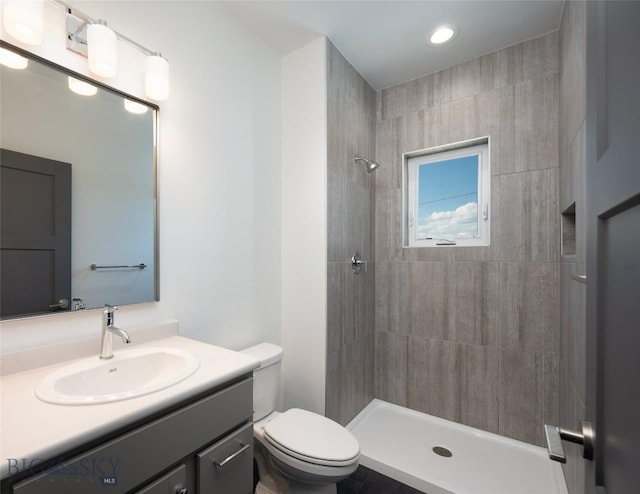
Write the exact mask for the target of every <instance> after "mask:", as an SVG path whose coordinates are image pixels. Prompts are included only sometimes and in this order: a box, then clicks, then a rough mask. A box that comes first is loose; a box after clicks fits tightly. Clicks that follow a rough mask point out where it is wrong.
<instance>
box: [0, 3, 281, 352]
mask: <svg viewBox="0 0 640 494" xmlns="http://www.w3.org/2000/svg"><path fill="white" fill-rule="evenodd" d="M71 3H72V4H73V5H76V6H77V7H78V8H80V9H81V10H83V11H85V12H86V13H87V14H88V15H90V16H92V17H96V18H97V17H102V18H104V19H106V20H107V22H108V24H109V25H110V26H111V27H113V28H114V29H116V30H117V31H120V32H122V33H123V34H125V35H126V36H128V37H131V38H133V39H134V40H136V41H138V42H139V43H141V44H143V45H145V46H147V47H149V48H151V49H154V50H158V51H161V52H162V54H163V56H165V57H166V58H167V59H168V60H169V61H170V63H171V95H170V99H169V100H168V101H167V102H163V103H161V104H160V144H159V161H160V163H159V227H160V302H158V303H149V304H140V305H133V306H127V307H123V308H122V309H121V310H120V311H119V313H118V315H117V318H116V319H117V322H118V325H120V326H122V327H124V328H127V327H133V326H141V325H147V324H150V323H153V322H155V321H159V320H164V319H167V318H177V319H178V320H179V322H180V333H181V334H183V335H185V336H187V337H192V338H196V339H199V340H202V341H206V342H210V343H215V344H218V345H222V346H226V347H229V348H234V349H238V348H241V347H243V346H246V345H249V344H253V343H256V342H258V341H272V342H276V343H278V342H279V341H280V279H281V277H280V276H281V275H280V229H281V227H280V224H281V223H280V222H281V219H280V179H281V177H280V173H281V171H280V140H281V119H280V116H281V107H280V90H281V85H280V77H281V74H280V58H279V56H278V55H277V54H276V53H274V52H273V51H272V50H271V49H269V48H268V47H267V46H266V45H265V44H264V43H263V42H262V41H261V40H260V39H258V38H257V37H256V36H255V35H253V34H252V33H251V32H249V31H248V30H247V29H246V28H245V27H244V26H243V25H242V24H240V23H239V22H238V21H237V20H236V19H235V18H234V17H233V16H231V15H230V14H228V13H227V11H226V10H225V7H224V5H223V4H220V3H217V2H216V3H213V2H188V1H149V2H132V1H121V2H71ZM45 8H46V9H47V16H48V20H49V21H50V22H49V23H48V26H47V38H46V40H45V44H44V45H43V46H41V47H38V48H35V49H33V48H32V49H31V51H34V52H36V53H38V54H40V55H41V56H44V57H46V58H49V59H52V60H54V61H56V62H57V63H60V64H62V65H65V66H67V67H69V68H72V69H74V70H77V71H81V72H84V73H86V70H85V69H84V67H85V65H86V60H85V59H83V58H81V57H79V56H77V55H75V54H73V53H71V52H68V51H66V50H65V49H64V32H63V31H64V29H63V27H62V26H63V25H64V16H63V15H62V14H60V11H57V10H55V9H57V7H55V6H53V5H52V4H50V3H47V4H46V6H45ZM56 19H60V20H61V21H62V24H55V21H56ZM2 38H3V39H5V40H7V41H9V42H12V43H14V44H18V43H17V42H15V40H12V39H10V38H9V37H8V36H7V35H4V34H3V35H2ZM120 55H121V58H122V63H121V69H120V74H119V75H118V77H117V79H116V80H115V81H114V82H113V83H110V84H111V85H115V86H116V87H118V88H119V89H121V90H124V91H126V92H129V93H132V94H135V95H137V96H140V97H143V95H142V93H141V90H142V85H141V80H142V79H141V68H140V65H139V64H138V63H137V62H139V61H140V59H141V57H140V55H139V54H137V53H136V52H134V51H132V50H131V49H129V48H126V47H123V48H122V49H121V53H120ZM125 65H126V68H125ZM5 124H6V123H5ZM99 331H100V314H99V312H98V311H87V312H85V313H75V314H63V315H55V316H45V317H38V318H30V319H22V320H16V321H4V322H2V323H1V328H0V344H1V351H2V353H8V352H12V351H16V350H19V349H25V348H29V347H36V346H42V345H47V344H50V343H52V342H61V341H70V340H74V339H79V338H86V337H90V336H95V337H96V338H97V337H98V334H99Z"/></svg>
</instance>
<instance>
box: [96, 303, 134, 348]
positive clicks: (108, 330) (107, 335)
mask: <svg viewBox="0 0 640 494" xmlns="http://www.w3.org/2000/svg"><path fill="white" fill-rule="evenodd" d="M105 307H106V309H105V310H103V311H102V345H101V347H100V358H102V359H109V358H112V357H113V335H114V334H117V335H118V336H119V337H120V338H122V341H124V342H125V343H127V344H129V343H131V338H129V333H127V332H126V331H125V330H124V329H120V328H116V327H115V326H114V325H113V320H114V311H116V310H118V308H117V307H113V306H111V305H105Z"/></svg>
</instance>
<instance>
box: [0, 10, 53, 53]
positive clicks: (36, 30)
mask: <svg viewBox="0 0 640 494" xmlns="http://www.w3.org/2000/svg"><path fill="white" fill-rule="evenodd" d="M3 3H4V6H3V10H2V14H3V25H4V28H5V29H6V30H7V33H9V34H10V35H11V36H12V37H13V38H15V39H17V40H18V41H21V42H22V43H25V44H27V45H39V44H40V43H42V39H43V35H44V0H21V1H16V0H13V1H8V2H3Z"/></svg>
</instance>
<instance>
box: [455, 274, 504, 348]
mask: <svg viewBox="0 0 640 494" xmlns="http://www.w3.org/2000/svg"><path fill="white" fill-rule="evenodd" d="M447 280H448V294H447V295H448V301H447V303H446V306H447V307H448V310H447V314H446V316H447V322H448V324H447V332H446V334H447V339H448V340H452V341H458V342H461V343H470V344H476V345H484V346H492V347H498V346H499V342H500V266H499V265H498V264H497V263H487V262H484V263H480V262H457V263H449V264H448V267H447Z"/></svg>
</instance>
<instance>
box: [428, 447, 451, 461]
mask: <svg viewBox="0 0 640 494" xmlns="http://www.w3.org/2000/svg"><path fill="white" fill-rule="evenodd" d="M432 451H433V452H434V453H435V454H437V455H438V456H444V457H445V458H451V457H452V456H453V453H452V452H451V451H449V450H448V449H447V448H443V447H442V446H434V447H433V450H432Z"/></svg>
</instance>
